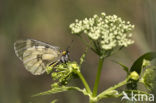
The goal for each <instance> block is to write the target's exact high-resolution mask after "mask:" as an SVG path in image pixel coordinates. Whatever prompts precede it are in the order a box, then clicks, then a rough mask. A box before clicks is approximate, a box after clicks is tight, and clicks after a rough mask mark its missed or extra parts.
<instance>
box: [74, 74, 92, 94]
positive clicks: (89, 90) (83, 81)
mask: <svg viewBox="0 0 156 103" xmlns="http://www.w3.org/2000/svg"><path fill="white" fill-rule="evenodd" d="M77 74H78V76H79V77H80V79H81V81H82V83H83V85H84V86H85V88H86V91H87V92H88V93H89V94H91V95H92V92H91V89H90V87H89V85H88V83H87V82H86V80H85V79H84V77H83V75H82V74H81V72H77Z"/></svg>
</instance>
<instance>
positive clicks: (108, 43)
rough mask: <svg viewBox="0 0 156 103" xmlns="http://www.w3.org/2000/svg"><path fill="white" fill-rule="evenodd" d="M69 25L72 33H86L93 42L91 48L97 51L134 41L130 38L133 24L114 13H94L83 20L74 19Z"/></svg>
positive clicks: (123, 45)
mask: <svg viewBox="0 0 156 103" xmlns="http://www.w3.org/2000/svg"><path fill="white" fill-rule="evenodd" d="M69 27H70V29H71V31H72V33H73V34H77V35H80V34H81V33H83V34H85V35H87V36H88V38H89V39H90V40H91V41H92V42H93V45H94V47H93V49H94V50H95V49H99V50H95V51H98V52H99V51H107V50H112V49H114V48H121V47H127V46H128V45H130V44H133V43H134V41H133V40H131V39H130V38H131V36H132V33H131V31H132V30H133V28H134V25H131V24H130V22H125V21H124V20H122V19H121V18H120V17H117V16H116V15H112V16H107V15H106V14H105V13H101V15H100V16H98V15H94V16H93V17H92V18H85V19H84V20H77V19H76V20H75V23H72V24H70V26H69ZM95 44H96V45H95Z"/></svg>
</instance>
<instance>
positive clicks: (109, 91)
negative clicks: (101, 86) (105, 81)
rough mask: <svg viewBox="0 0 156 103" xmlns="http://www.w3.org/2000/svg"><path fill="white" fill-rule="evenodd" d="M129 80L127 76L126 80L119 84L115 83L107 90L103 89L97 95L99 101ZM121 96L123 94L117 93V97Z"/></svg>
mask: <svg viewBox="0 0 156 103" xmlns="http://www.w3.org/2000/svg"><path fill="white" fill-rule="evenodd" d="M128 80H129V78H126V79H125V80H124V81H122V82H120V83H118V84H117V85H114V86H113V87H110V88H108V89H107V90H105V91H103V92H102V93H100V94H99V95H98V96H97V100H98V101H99V100H101V99H103V98H107V97H108V95H110V93H111V92H113V90H116V89H117V88H119V87H121V86H123V85H126V84H127V81H128ZM119 96H121V94H119V95H116V97H119Z"/></svg>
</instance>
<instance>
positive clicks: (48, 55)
mask: <svg viewBox="0 0 156 103" xmlns="http://www.w3.org/2000/svg"><path fill="white" fill-rule="evenodd" d="M14 50H15V54H16V55H17V57H18V58H19V59H20V60H21V61H22V62H23V64H24V66H25V68H26V70H28V71H29V72H30V73H32V74H33V75H41V74H43V73H44V72H45V71H46V67H47V66H52V67H55V66H56V65H58V64H60V63H66V62H68V61H69V51H68V50H64V51H63V50H61V49H60V48H59V47H57V46H52V45H50V44H47V43H44V42H41V41H38V40H34V39H26V40H18V41H16V42H15V43H14Z"/></svg>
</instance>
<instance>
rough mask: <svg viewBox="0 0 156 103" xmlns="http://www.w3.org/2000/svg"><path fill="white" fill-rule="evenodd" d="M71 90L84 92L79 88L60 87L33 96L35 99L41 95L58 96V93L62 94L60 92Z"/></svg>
mask: <svg viewBox="0 0 156 103" xmlns="http://www.w3.org/2000/svg"><path fill="white" fill-rule="evenodd" d="M69 90H77V91H79V92H84V91H83V90H82V89H80V88H78V87H66V86H60V87H55V88H52V89H50V90H48V91H45V92H41V93H38V94H36V95H33V97H35V96H40V95H50V94H56V93H60V92H65V91H69Z"/></svg>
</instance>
